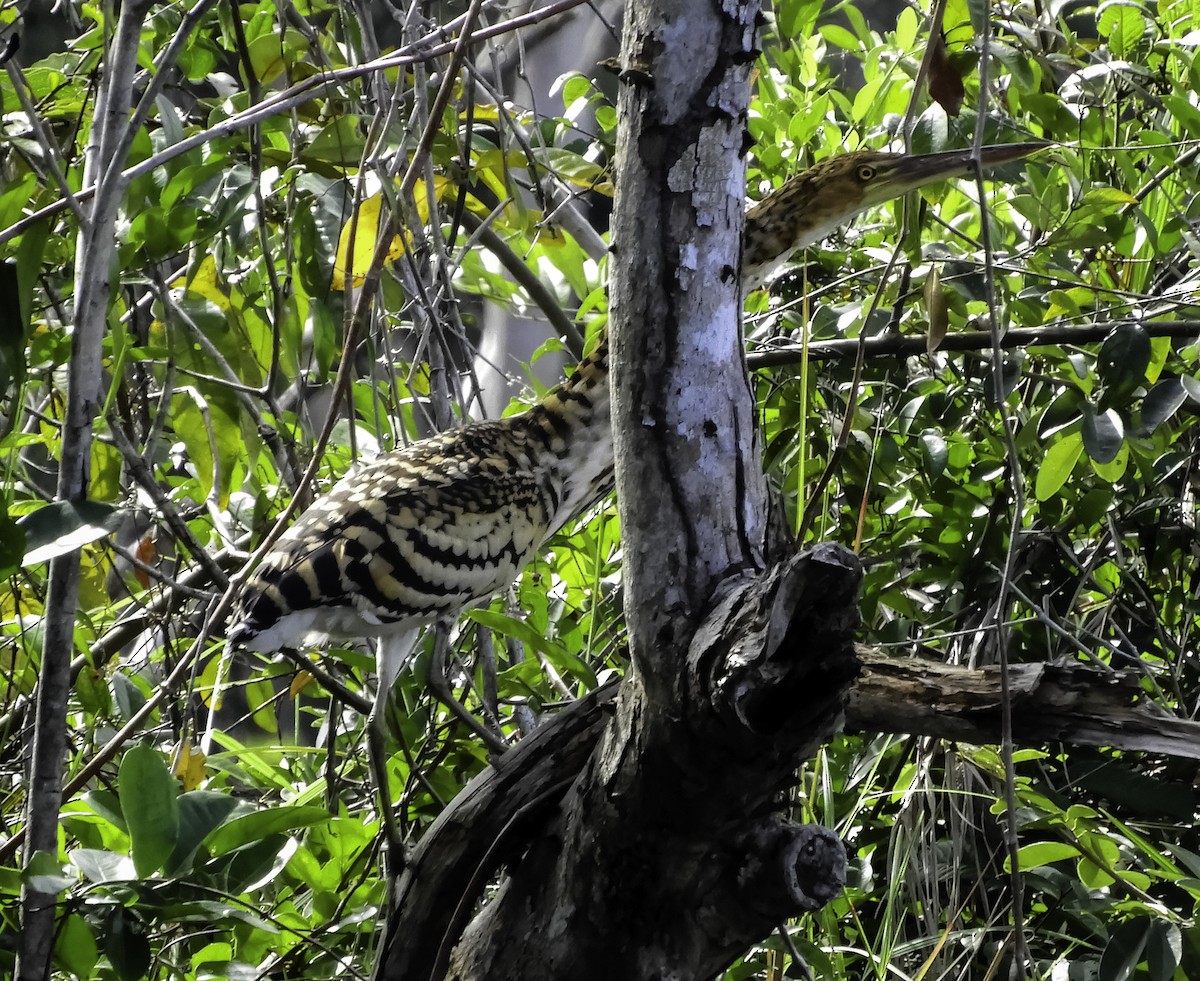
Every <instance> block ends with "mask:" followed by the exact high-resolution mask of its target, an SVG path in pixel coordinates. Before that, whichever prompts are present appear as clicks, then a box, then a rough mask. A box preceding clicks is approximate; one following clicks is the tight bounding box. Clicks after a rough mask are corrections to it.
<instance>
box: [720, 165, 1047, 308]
mask: <svg viewBox="0 0 1200 981" xmlns="http://www.w3.org/2000/svg"><path fill="white" fill-rule="evenodd" d="M1046 145H1047V144H1044V143H1008V144H1002V145H997V146H985V147H981V148H980V150H979V165H980V167H981V168H983V169H984V170H986V169H988V168H991V167H995V166H996V165H998V164H1002V163H1007V162H1008V161H1010V160H1020V159H1021V158H1023V157H1027V156H1029V154H1031V153H1033V152H1034V151H1035V150H1040V149H1042V148H1043V147H1044V146H1046ZM973 173H974V167H973V164H972V151H971V150H948V151H946V152H945V153H924V154H905V153H883V152H880V151H878V150H858V151H855V152H853V153H842V154H839V155H838V156H835V157H829V158H828V159H826V160H822V161H821V162H820V163H818V164H816V165H814V166H812V167H810V168H809V169H808V170H806V171H804V172H803V173H801V174H798V175H797V176H796V177H793V178H792V179H791V180H789V181H788V182H787V183H786V184H784V185H783V186H782V187H780V188H779V189H778V190H777V191H775V192H773V193H772V194H770V195H768V196H767V197H766V198H764V199H763V200H762V201H760V202H759V203H758V204H756V205H755V206H754V207H753V208H751V209H750V210H749V211H747V212H746V234H745V240H744V242H745V244H744V248H743V252H742V273H743V277H744V281H745V283H746V286H747V288H750V289H753V288H754V287H755V286H757V285H758V284H760V283H762V282H764V281H765V280H766V279H767V278H768V277H769V276H770V274H771V273H772V272H773V271H774V270H775V269H777V268H778V267H779V266H780V265H781V264H782V263H783V262H785V261H786V260H787V259H788V257H789V256H791V254H792V253H793V252H795V251H796V249H799V248H803V247H805V246H808V245H812V244H813V243H815V242H819V241H820V240H821V239H823V238H824V237H825V236H826V235H828V234H829V233H830V232H831V231H833V230H834V229H835V228H837V227H838V226H839V225H844V224H845V223H846V222H848V221H849V220H850V219H851V218H853V217H854V216H855V215H857V214H858V213H859V212H860V211H866V210H867V209H868V208H873V207H875V206H876V205H880V204H884V203H885V202H887V201H890V200H892V199H893V198H897V197H900V196H901V195H903V194H906V193H907V192H909V191H915V190H916V189H917V188H919V187H925V186H926V185H927V184H935V183H937V182H938V181H944V180H949V179H951V178H954V177H969V176H971V174H973Z"/></svg>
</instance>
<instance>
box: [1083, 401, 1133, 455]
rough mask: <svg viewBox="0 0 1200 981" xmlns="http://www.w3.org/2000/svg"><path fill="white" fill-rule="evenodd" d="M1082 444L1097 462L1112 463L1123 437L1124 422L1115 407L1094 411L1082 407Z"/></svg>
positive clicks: (1087, 406) (1087, 407)
mask: <svg viewBox="0 0 1200 981" xmlns="http://www.w3.org/2000/svg"><path fill="white" fill-rule="evenodd" d="M1082 432H1083V446H1084V448H1085V449H1086V450H1087V452H1088V456H1090V457H1091V458H1092V459H1093V460H1095V461H1096V462H1097V463H1112V461H1113V460H1115V459H1116V456H1117V451H1118V450H1120V449H1121V443H1122V442H1123V441H1124V439H1125V424H1124V423H1123V422H1122V421H1121V417H1120V416H1119V415H1118V414H1117V412H1116V410H1115V409H1106V410H1105V411H1103V412H1096V411H1095V410H1094V409H1093V408H1092V407H1091V406H1090V405H1085V406H1084V407H1083V427H1082Z"/></svg>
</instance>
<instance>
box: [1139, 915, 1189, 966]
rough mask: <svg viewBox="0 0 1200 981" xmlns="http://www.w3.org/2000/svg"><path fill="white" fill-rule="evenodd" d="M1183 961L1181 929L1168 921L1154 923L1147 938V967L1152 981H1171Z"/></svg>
mask: <svg viewBox="0 0 1200 981" xmlns="http://www.w3.org/2000/svg"><path fill="white" fill-rule="evenodd" d="M1182 960H1183V935H1182V933H1181V932H1180V930H1179V927H1178V926H1176V925H1175V924H1174V923H1168V922H1167V921H1166V920H1155V921H1153V922H1152V923H1151V924H1150V936H1149V937H1147V938H1146V966H1147V967H1149V969H1150V978H1151V981H1170V979H1171V978H1173V977H1174V976H1175V969H1176V968H1177V967H1178V966H1179V964H1180V963H1181V962H1182Z"/></svg>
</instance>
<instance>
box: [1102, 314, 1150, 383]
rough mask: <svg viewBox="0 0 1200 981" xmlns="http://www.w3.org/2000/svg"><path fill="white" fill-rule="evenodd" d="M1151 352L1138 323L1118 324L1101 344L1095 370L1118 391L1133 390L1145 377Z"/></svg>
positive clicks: (1143, 331) (1148, 341)
mask: <svg viewBox="0 0 1200 981" xmlns="http://www.w3.org/2000/svg"><path fill="white" fill-rule="evenodd" d="M1151 353H1152V352H1151V348H1150V337H1149V335H1148V334H1147V333H1146V331H1145V330H1143V329H1142V328H1141V327H1139V326H1138V325H1137V324H1121V325H1120V326H1118V327H1116V328H1115V329H1114V330H1113V332H1112V333H1111V334H1109V335H1108V337H1106V338H1105V340H1104V343H1103V344H1102V345H1101V346H1100V353H1099V354H1098V355H1097V356H1096V371H1097V373H1098V374H1099V375H1100V377H1101V378H1103V379H1104V380H1105V382H1107V383H1108V384H1109V385H1111V386H1112V387H1114V388H1116V389H1117V390H1118V391H1132V390H1133V389H1134V388H1136V387H1137V386H1138V385H1140V384H1141V383H1142V381H1143V380H1144V379H1145V377H1146V368H1147V367H1149V365H1150V356H1151Z"/></svg>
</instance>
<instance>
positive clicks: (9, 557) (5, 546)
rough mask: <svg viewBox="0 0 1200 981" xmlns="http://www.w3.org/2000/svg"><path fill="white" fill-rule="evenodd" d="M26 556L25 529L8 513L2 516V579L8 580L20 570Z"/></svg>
mask: <svg viewBox="0 0 1200 981" xmlns="http://www.w3.org/2000/svg"><path fill="white" fill-rule="evenodd" d="M24 555H25V529H23V528H22V527H21V526H20V525H19V524H17V523H16V522H15V521H13V519H12V518H10V517H9V516H8V514H7V513H4V514H0V579H7V578H8V577H9V576H11V575H12V574H13V573H14V572H16V571H17V570H18V569H19V568H21V559H22V557H23V556H24Z"/></svg>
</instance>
